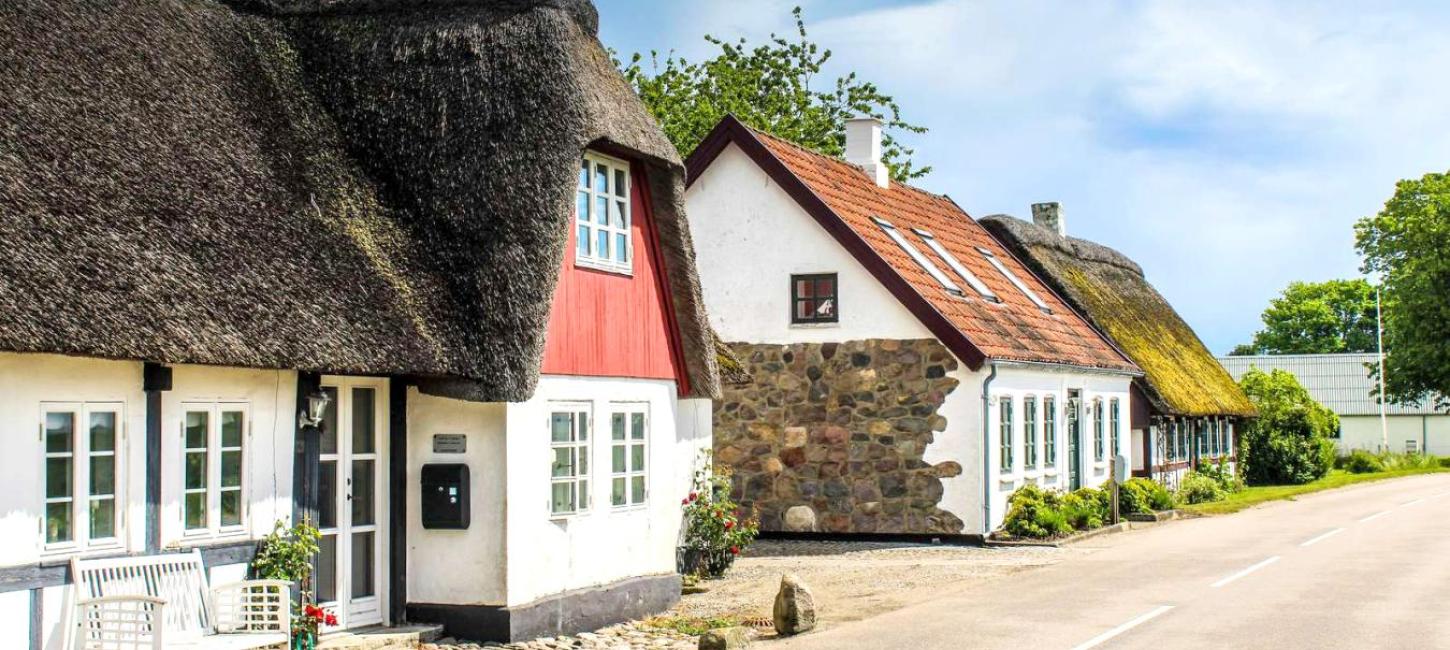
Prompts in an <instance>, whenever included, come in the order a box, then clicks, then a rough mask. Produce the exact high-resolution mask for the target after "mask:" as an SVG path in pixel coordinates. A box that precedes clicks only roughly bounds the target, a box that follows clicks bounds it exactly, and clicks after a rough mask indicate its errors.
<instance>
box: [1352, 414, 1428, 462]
mask: <svg viewBox="0 0 1450 650" xmlns="http://www.w3.org/2000/svg"><path fill="white" fill-rule="evenodd" d="M1385 419H1386V423H1387V424H1388V425H1389V443H1390V450H1391V451H1395V452H1401V453H1403V452H1404V451H1405V449H1406V447H1407V445H1406V441H1407V440H1414V441H1415V442H1416V443H1417V444H1419V445H1421V446H1422V447H1424V451H1426V452H1428V453H1431V454H1434V455H1437V456H1450V415H1424V416H1421V415H1391V416H1388V417H1387V418H1385ZM1339 426H1340V436H1339V439H1338V440H1336V441H1335V444H1336V446H1337V447H1338V449H1339V453H1341V454H1347V453H1349V452H1350V451H1353V450H1355V449H1364V450H1367V451H1379V450H1380V448H1381V447H1382V446H1383V445H1382V443H1383V439H1384V435H1383V429H1382V428H1381V425H1380V418H1379V416H1378V415H1341V416H1339Z"/></svg>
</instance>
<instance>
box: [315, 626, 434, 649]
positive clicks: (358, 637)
mask: <svg viewBox="0 0 1450 650" xmlns="http://www.w3.org/2000/svg"><path fill="white" fill-rule="evenodd" d="M441 636H443V626H441V625H424V624H414V625H399V626H396V627H383V626H381V625H380V626H375V627H362V628H357V629H353V630H345V631H342V632H332V633H329V634H324V635H322V637H321V638H319V639H318V640H317V650H415V649H416V648H417V647H418V646H419V645H421V644H423V643H428V642H430V641H436V640H438V638H439V637H441Z"/></svg>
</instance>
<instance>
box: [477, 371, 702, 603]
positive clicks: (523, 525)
mask: <svg viewBox="0 0 1450 650" xmlns="http://www.w3.org/2000/svg"><path fill="white" fill-rule="evenodd" d="M557 401H567V402H587V403H589V408H590V411H591V413H592V423H593V427H592V428H593V431H594V434H593V435H591V436H590V437H591V439H592V441H593V444H592V447H591V461H592V462H591V463H590V467H591V489H590V493H591V495H592V499H591V507H590V510H589V512H587V513H583V514H579V515H573V516H569V517H567V518H560V517H554V516H552V515H551V514H550V512H549V495H550V481H549V466H550V451H549V429H548V426H547V425H548V420H549V413H550V404H551V403H553V402H557ZM611 402H642V403H645V404H647V405H648V409H649V414H648V416H647V420H648V422H649V429H648V431H649V432H648V434H647V440H648V447H647V450H646V454H647V458H648V460H647V461H646V467H647V468H648V472H649V473H648V478H647V481H648V498H647V500H646V504H645V505H644V506H643V507H639V508H634V509H628V510H614V509H611V508H610V506H609V471H610V470H609V462H608V461H609V434H608V426H607V422H608V418H609V415H608V414H609V413H610V403H611ZM708 413H709V407H708V403H707V402H703V401H695V400H687V401H683V402H682V401H680V400H678V398H677V389H676V386H675V383H674V382H673V381H659V380H645V379H614V378H594V377H561V376H544V377H542V378H540V380H539V386H538V389H537V390H536V391H535V393H534V396H533V397H532V398H531V399H529V401H527V402H521V403H510V404H508V405H507V428H508V435H507V436H506V441H505V446H506V447H507V451H506V455H507V458H508V466H509V467H510V468H512V471H511V472H510V473H509V476H508V492H507V503H508V508H507V515H506V524H505V530H506V536H507V540H508V541H507V549H508V553H507V565H508V568H507V575H508V597H507V604H509V605H521V604H525V603H529V602H533V601H536V600H539V599H541V598H544V597H547V596H550V595H554V594H557V593H559V592H562V591H567V590H571V589H578V588H583V587H590V586H595V585H603V584H608V583H611V582H615V581H619V580H622V579H625V578H631V577H636V576H645V575H655V574H669V573H673V572H674V570H675V546H676V542H677V540H678V538H679V528H680V519H681V508H680V500H681V499H683V498H684V497H685V495H686V494H687V493H688V477H689V476H690V475H691V474H692V473H693V471H694V469H695V462H696V458H697V452H698V450H699V449H701V448H704V447H707V446H709V444H710V442H709V441H710V428H709V425H708V415H707V414H708Z"/></svg>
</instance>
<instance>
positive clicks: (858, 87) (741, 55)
mask: <svg viewBox="0 0 1450 650" xmlns="http://www.w3.org/2000/svg"><path fill="white" fill-rule="evenodd" d="M792 13H793V14H794V15H795V21H796V31H797V32H799V35H800V38H799V40H798V41H792V40H787V39H785V38H783V37H780V36H776V35H775V34H771V36H770V42H768V43H766V44H764V45H757V46H755V47H751V46H750V45H749V44H747V43H746V41H745V39H743V38H742V39H740V40H739V41H735V42H727V41H725V40H722V39H719V38H716V37H714V36H710V35H708V34H707V35H705V40H706V41H709V42H710V43H711V44H713V45H716V46H719V48H720V53H719V54H717V55H716V56H715V57H713V58H710V59H707V60H705V61H701V62H696V63H692V62H690V61H687V60H685V59H683V58H680V57H677V56H675V55H674V54H670V55H668V56H666V57H665V58H664V59H663V61H662V60H661V59H660V56H659V53H658V52H650V54H649V63H650V65H649V67H648V68H646V66H645V65H644V60H645V56H644V55H643V54H639V53H636V54H635V55H634V56H633V57H631V58H630V61H629V63H628V64H623V65H620V69H621V71H622V72H623V73H624V77H625V79H627V80H629V83H630V84H631V85H633V86H634V89H635V92H637V93H639V96H640V98H641V99H643V100H644V104H645V106H646V107H648V108H649V110H650V113H652V114H653V115H654V117H655V120H656V121H658V122H659V124H660V127H661V128H663V129H664V132H665V135H666V136H668V137H669V138H670V142H672V143H674V145H675V148H676V149H678V150H679V151H680V155H681V156H688V155H689V154H690V152H692V151H694V150H695V147H696V146H698V145H699V144H700V141H701V140H704V139H705V136H706V135H708V134H709V133H710V130H711V129H713V128H715V125H716V124H718V123H719V122H720V120H721V119H723V118H724V117H725V116H726V115H732V114H733V115H734V116H735V117H736V118H737V119H739V120H740V121H741V122H744V123H745V124H746V125H748V126H750V127H752V128H755V129H759V130H761V131H764V132H766V133H769V134H771V135H774V136H776V137H778V138H783V139H785V140H789V141H791V142H794V143H796V144H799V145H801V146H803V147H806V148H808V149H813V150H816V151H819V152H821V153H823V154H826V155H830V156H840V155H841V154H842V153H843V152H844V151H845V147H846V130H845V128H846V127H845V125H846V119H847V118H850V117H856V116H863V115H870V116H872V117H876V118H878V119H880V120H881V121H882V123H883V124H884V125H885V126H886V128H887V129H898V130H900V131H905V132H909V133H925V132H926V128H925V127H921V126H916V125H914V124H910V123H908V122H906V121H904V120H902V119H901V107H900V106H898V105H897V104H896V100H894V99H892V98H891V96H890V95H886V94H884V93H882V92H881V90H880V89H879V88H877V87H876V85H875V84H873V83H870V82H866V81H862V80H860V79H859V78H858V77H857V76H856V73H855V72H851V73H849V74H847V75H846V76H844V77H839V78H837V79H836V80H835V83H834V84H832V85H830V86H829V87H828V88H826V89H824V90H818V89H817V88H816V87H814V86H813V82H814V81H815V79H816V77H817V76H818V75H819V74H820V73H821V69H822V67H823V66H824V65H825V64H826V62H827V61H829V60H830V59H831V51H830V50H822V49H821V48H820V46H818V45H816V44H815V43H812V42H811V41H810V40H808V39H807V38H806V26H805V20H804V18H802V14H801V8H800V7H796V8H795V10H794V11H793V12H792ZM616 63H618V62H616ZM913 153H914V152H913V151H912V150H911V149H910V148H907V147H906V146H905V145H903V144H902V143H901V142H900V141H899V140H897V139H896V138H895V137H893V136H892V135H891V133H890V132H887V133H886V134H885V137H884V138H883V140H882V160H883V162H885V163H886V165H887V166H888V167H889V168H890V169H891V177H892V178H893V179H894V180H897V181H905V180H908V179H912V178H918V177H921V176H924V175H926V174H927V173H928V172H930V171H931V168H930V167H916V166H915V165H914V164H913V163H912V161H911V156H912V154H913Z"/></svg>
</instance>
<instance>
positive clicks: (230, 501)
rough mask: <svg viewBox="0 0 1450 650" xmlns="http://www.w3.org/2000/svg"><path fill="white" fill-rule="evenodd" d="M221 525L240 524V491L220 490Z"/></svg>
mask: <svg viewBox="0 0 1450 650" xmlns="http://www.w3.org/2000/svg"><path fill="white" fill-rule="evenodd" d="M221 496H222V525H223V526H240V525H241V524H242V491H241V490H224V491H222V495H221Z"/></svg>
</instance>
